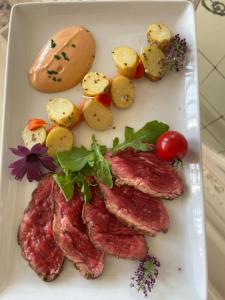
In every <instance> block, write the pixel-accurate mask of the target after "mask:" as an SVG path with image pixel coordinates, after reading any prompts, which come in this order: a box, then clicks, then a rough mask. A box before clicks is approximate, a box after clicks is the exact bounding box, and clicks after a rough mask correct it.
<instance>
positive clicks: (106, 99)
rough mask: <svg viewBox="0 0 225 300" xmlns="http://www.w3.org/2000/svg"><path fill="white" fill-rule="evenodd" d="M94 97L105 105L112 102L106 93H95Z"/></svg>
mask: <svg viewBox="0 0 225 300" xmlns="http://www.w3.org/2000/svg"><path fill="white" fill-rule="evenodd" d="M95 99H96V100H97V101H99V102H100V103H101V104H103V105H104V106H106V107H108V106H110V105H111V102H112V99H111V96H110V95H109V94H107V93H103V94H100V95H97V96H95Z"/></svg>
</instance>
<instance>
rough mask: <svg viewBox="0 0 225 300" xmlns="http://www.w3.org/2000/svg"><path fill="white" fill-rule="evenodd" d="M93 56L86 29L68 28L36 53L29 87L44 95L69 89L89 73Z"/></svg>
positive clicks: (89, 35)
mask: <svg viewBox="0 0 225 300" xmlns="http://www.w3.org/2000/svg"><path fill="white" fill-rule="evenodd" d="M94 55H95V41H94V38H93V36H92V34H91V33H90V32H89V30H87V29H86V28H84V27H76V26H74V27H67V28H65V29H63V30H61V31H59V32H57V33H56V34H55V35H54V36H53V37H52V38H51V39H50V40H49V41H48V42H47V43H46V45H45V46H44V47H43V48H42V49H41V50H40V51H39V53H38V54H37V56H36V58H35V60H34V62H33V64H32V66H31V68H30V70H29V79H30V82H31V85H32V86H33V87H34V88H35V89H36V90H38V91H40V92H45V93H54V92H60V91H64V90H67V89H70V88H72V87H74V86H75V85H77V84H78V83H79V82H80V81H81V80H82V78H83V77H84V75H85V74H86V73H87V72H88V71H89V69H90V67H91V65H92V61H93V59H94Z"/></svg>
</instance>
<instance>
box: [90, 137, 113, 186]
mask: <svg viewBox="0 0 225 300" xmlns="http://www.w3.org/2000/svg"><path fill="white" fill-rule="evenodd" d="M91 148H92V149H93V151H94V153H95V156H96V158H95V165H94V170H95V174H96V178H97V179H98V180H99V181H100V182H102V183H104V184H105V185H107V186H108V187H109V188H112V186H113V180H112V174H111V170H110V167H109V163H108V161H107V160H106V159H105V158H104V156H103V154H102V149H103V148H102V147H101V146H100V145H98V144H97V142H96V139H95V136H94V135H93V136H92V145H91Z"/></svg>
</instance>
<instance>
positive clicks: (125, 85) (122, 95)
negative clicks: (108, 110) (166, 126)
mask: <svg viewBox="0 0 225 300" xmlns="http://www.w3.org/2000/svg"><path fill="white" fill-rule="evenodd" d="M111 96H112V101H113V103H114V104H115V106H116V107H118V108H128V107H129V106H131V104H132V103H133V101H134V85H133V83H132V81H131V80H130V79H128V78H127V77H125V76H122V75H119V76H116V77H114V78H113V79H112V82H111Z"/></svg>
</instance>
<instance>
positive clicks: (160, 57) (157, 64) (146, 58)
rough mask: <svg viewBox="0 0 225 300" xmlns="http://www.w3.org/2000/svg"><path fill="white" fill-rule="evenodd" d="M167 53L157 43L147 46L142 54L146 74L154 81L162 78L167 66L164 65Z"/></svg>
mask: <svg viewBox="0 0 225 300" xmlns="http://www.w3.org/2000/svg"><path fill="white" fill-rule="evenodd" d="M164 59H165V54H164V53H163V51H162V50H161V49H160V48H159V47H158V46H157V45H151V46H148V47H145V48H144V49H143V52H142V54H141V60H142V63H143V65H144V69H145V75H146V76H147V77H148V78H149V79H150V80H152V81H156V80H160V79H161V78H162V77H163V75H164V74H165V72H166V71H167V67H166V66H165V65H164Z"/></svg>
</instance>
